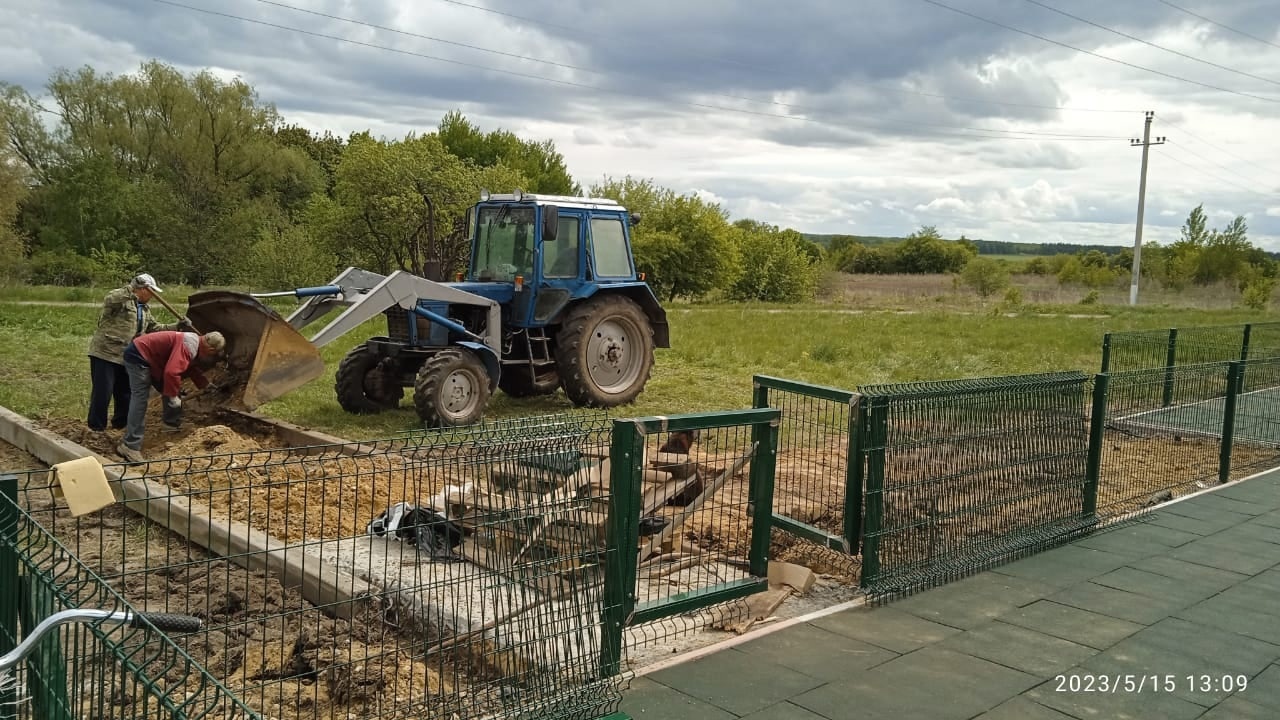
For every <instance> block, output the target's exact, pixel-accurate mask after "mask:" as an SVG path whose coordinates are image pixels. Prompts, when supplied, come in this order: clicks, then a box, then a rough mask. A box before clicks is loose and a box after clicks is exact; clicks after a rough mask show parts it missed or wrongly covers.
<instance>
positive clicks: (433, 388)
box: [413, 348, 489, 427]
mask: <svg viewBox="0 0 1280 720" xmlns="http://www.w3.org/2000/svg"><path fill="white" fill-rule="evenodd" d="M413 404H414V407H415V408H416V409H417V411H418V417H420V418H422V420H423V422H425V423H426V424H427V425H428V426H430V427H450V426H456V425H472V424H474V423H476V422H479V420H480V418H481V417H482V416H483V415H484V409H485V406H486V405H488V404H489V372H488V371H487V370H485V368H484V363H482V362H481V361H480V358H478V357H476V354H475V353H473V352H471V351H470V350H465V349H463V348H448V349H445V350H441V351H440V352H438V353H436V354H435V355H432V356H431V359H429V360H427V361H426V362H424V363H423V364H422V367H420V368H418V377H417V382H415V383H414V387H413Z"/></svg>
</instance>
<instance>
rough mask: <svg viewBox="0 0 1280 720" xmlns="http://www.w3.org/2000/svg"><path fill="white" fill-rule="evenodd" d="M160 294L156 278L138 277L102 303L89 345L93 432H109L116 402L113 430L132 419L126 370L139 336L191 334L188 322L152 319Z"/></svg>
mask: <svg viewBox="0 0 1280 720" xmlns="http://www.w3.org/2000/svg"><path fill="white" fill-rule="evenodd" d="M158 292H160V288H159V287H158V286H157V285H156V281H155V278H153V277H151V276H150V275H148V274H146V273H142V274H141V275H137V276H135V277H134V278H133V279H132V280H130V281H129V284H127V285H125V286H124V287H120V288H116V289H115V290H112V291H111V292H109V293H107V296H106V297H105V298H103V300H102V312H101V314H100V315H99V316H98V327H97V329H96V330H94V333H93V339H91V340H90V341H89V376H90V382H91V386H90V391H89V418H88V425H89V429H90V430H92V431H94V432H102V431H104V430H106V429H107V408H108V406H109V405H110V404H111V401H112V400H114V401H115V411H114V412H113V413H111V426H112V427H114V428H116V429H117V430H119V429H121V428H123V427H124V426H125V425H126V424H127V422H128V418H129V397H130V390H129V375H128V373H127V372H125V367H124V349H125V346H127V345H128V344H129V341H130V340H133V339H134V338H135V337H137V336H139V335H144V334H146V333H151V332H156V331H157V330H191V329H193V328H192V327H191V323H190V321H189V320H187V318H185V317H184V318H181V319H180V320H179V321H178V322H176V323H174V324H172V325H160V324H158V323H157V322H156V321H155V320H154V319H153V318H152V317H151V309H150V308H149V307H147V303H148V302H150V301H151V298H152V297H153V296H154V293H158Z"/></svg>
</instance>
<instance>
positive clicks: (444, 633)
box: [21, 418, 620, 720]
mask: <svg viewBox="0 0 1280 720" xmlns="http://www.w3.org/2000/svg"><path fill="white" fill-rule="evenodd" d="M193 447H202V448H205V449H206V451H208V450H212V449H216V450H218V451H219V452H217V453H216V454H204V455H193V454H192V453H191V449H192V448H193ZM608 452H609V425H608V424H607V423H606V422H605V421H604V420H603V419H601V418H594V419H585V418H578V419H574V420H569V421H559V422H552V421H538V422H523V423H503V424H501V425H499V426H492V425H491V426H487V427H482V428H478V429H475V430H473V431H471V432H462V431H450V432H447V433H414V434H406V435H404V436H400V437H397V438H396V439H395V440H393V441H391V442H382V441H372V442H365V443H359V444H351V445H333V446H315V447H309V448H297V449H289V450H264V449H261V448H259V447H257V446H256V444H255V443H253V442H252V441H251V440H247V439H245V438H241V437H239V436H236V435H235V434H234V433H232V432H231V431H229V430H228V429H227V428H225V427H219V426H213V427H207V428H202V429H200V430H198V431H196V432H195V433H194V434H193V435H192V436H191V437H189V438H187V439H186V441H185V444H184V445H183V446H182V447H175V448H173V449H172V450H171V451H170V452H169V453H168V454H169V455H171V456H170V457H164V458H158V459H156V460H153V461H151V462H149V463H147V464H145V465H143V466H138V467H136V468H134V469H133V470H132V471H131V472H130V474H129V476H128V477H127V478H126V480H125V481H124V482H122V483H121V484H120V490H121V492H122V494H123V495H124V496H125V497H126V498H130V499H137V498H145V500H136V501H135V502H134V503H133V505H134V506H135V507H137V508H142V509H145V510H147V511H148V512H149V513H150V514H149V517H150V518H151V520H153V521H155V522H153V523H149V522H146V521H144V520H143V519H142V518H140V517H137V516H135V515H132V514H131V513H130V512H129V511H128V510H126V508H124V507H122V506H121V505H119V504H117V505H115V506H112V507H110V508H108V509H106V510H104V511H101V512H99V513H95V514H93V515H89V516H84V517H81V518H78V519H77V518H73V517H71V516H69V514H68V513H67V511H66V508H65V505H64V503H63V502H61V501H59V500H57V499H55V498H54V497H53V496H52V494H51V493H50V489H51V488H50V484H49V480H48V478H47V473H35V474H32V475H30V476H28V478H27V480H28V482H27V484H26V486H25V488H24V490H23V492H22V495H21V500H22V504H23V505H24V506H26V507H28V508H30V511H31V512H32V514H33V515H35V516H36V517H37V518H39V519H40V520H41V521H42V522H43V523H45V524H46V525H47V526H48V527H50V528H51V529H52V530H53V532H54V533H55V534H56V536H57V537H58V538H60V540H61V541H62V542H63V543H64V544H65V545H66V546H67V547H68V549H69V550H70V551H71V552H72V553H73V554H74V555H75V556H77V557H79V558H81V560H82V561H83V562H84V563H85V564H86V565H88V566H89V567H90V568H91V569H92V571H93V572H95V573H97V574H98V575H99V576H101V577H102V578H103V580H104V581H105V582H106V583H108V584H110V586H111V587H113V588H115V589H116V590H117V591H119V592H120V593H121V595H122V596H124V597H125V598H126V599H127V600H128V601H129V602H131V603H133V604H135V605H137V606H138V607H142V608H145V609H146V610H149V611H168V612H180V613H187V614H191V615H196V616H198V617H201V618H203V619H204V620H205V623H206V629H205V630H204V631H203V632H201V633H197V634H195V635H191V636H186V637H183V638H180V639H178V640H177V641H176V642H177V643H178V645H179V646H180V647H181V648H182V649H183V650H184V651H185V652H187V653H189V654H190V656H191V657H192V658H194V659H195V661H196V662H197V663H198V664H199V665H200V666H203V667H205V668H207V669H208V671H209V672H210V673H211V675H212V676H213V677H214V678H216V679H218V680H219V681H221V682H222V683H223V684H224V685H225V686H226V687H227V688H229V689H230V691H231V692H232V693H234V695H235V696H236V697H238V698H240V699H241V700H242V701H243V702H244V703H245V704H246V705H247V706H248V707H250V708H252V709H254V710H255V711H257V712H260V713H261V714H262V715H263V716H264V717H273V718H281V719H282V720H294V719H306V720H320V719H321V718H324V719H326V720H328V719H331V718H332V719H336V718H343V719H344V720H345V719H346V718H349V717H367V718H386V719H392V718H417V717H458V718H473V717H495V718H505V717H517V716H519V717H548V718H560V717H564V718H595V717H598V716H601V715H605V714H608V712H611V711H612V710H613V709H614V708H616V703H617V702H618V700H619V699H620V695H619V687H618V686H619V683H620V678H618V677H602V676H601V674H600V656H601V628H602V625H601V617H602V612H603V610H604V607H603V602H604V593H603V584H604V580H603V572H602V567H603V566H604V565H605V564H606V562H607V556H608V554H609V553H611V552H616V548H609V547H607V543H606V541H605V536H604V525H605V520H606V517H607V510H608V498H609V496H608V493H609V473H608V468H607V462H608V461H607V457H608ZM111 469H113V470H121V471H123V470H124V469H125V468H123V467H112V468H111ZM144 503H145V506H144ZM156 523H160V524H164V525H167V526H169V527H173V528H175V529H177V530H179V531H181V533H182V534H178V533H175V532H170V531H168V530H165V529H163V528H161V527H160V526H159V525H158V524H156ZM184 534H185V535H186V536H187V537H183V535H184ZM202 546H207V547H210V548H212V549H213V550H214V551H215V553H210V552H207V551H206V550H205V549H204V547H202ZM286 568H287V570H286Z"/></svg>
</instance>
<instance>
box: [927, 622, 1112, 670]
mask: <svg viewBox="0 0 1280 720" xmlns="http://www.w3.org/2000/svg"><path fill="white" fill-rule="evenodd" d="M938 647H940V648H944V649H947V650H955V651H957V652H962V653H965V654H967V655H972V656H974V657H979V658H982V659H984V660H990V661H991V662H994V663H998V664H1000V665H1004V666H1005V667H1010V668H1013V669H1015V670H1021V671H1022V672H1025V673H1028V674H1030V675H1034V676H1036V677H1042V678H1043V677H1047V676H1049V675H1051V674H1053V673H1055V672H1059V671H1061V670H1065V669H1067V668H1069V667H1072V666H1073V665H1076V664H1078V663H1081V662H1083V661H1084V660H1086V659H1088V658H1090V657H1092V656H1093V655H1094V654H1096V653H1097V652H1099V651H1098V650H1097V649H1095V648H1091V647H1088V646H1086V645H1079V644H1077V643H1073V642H1070V641H1068V640H1063V639H1062V638H1057V637H1053V636H1052V635H1046V634H1044V633H1041V632H1036V631H1035V630H1030V629H1027V628H1024V627H1020V626H1018V625H1010V624H1009V623H1006V622H1001V621H999V620H995V621H992V622H989V623H987V624H985V625H982V626H980V627H976V628H973V629H972V630H966V631H964V632H962V633H960V634H959V635H953V636H951V637H949V638H947V639H946V640H943V641H942V642H941V643H939V644H938Z"/></svg>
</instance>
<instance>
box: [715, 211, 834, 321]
mask: <svg viewBox="0 0 1280 720" xmlns="http://www.w3.org/2000/svg"><path fill="white" fill-rule="evenodd" d="M737 229H738V230H739V231H740V232H739V240H738V242H739V248H740V252H741V258H742V272H741V274H740V275H738V279H737V280H735V281H734V283H733V284H732V285H730V286H729V289H728V291H727V292H726V293H725V294H726V296H727V297H728V298H729V299H731V300H740V301H751V300H759V301H763V302H783V303H794V302H802V301H805V300H812V299H813V297H814V294H815V292H816V291H817V288H818V274H819V272H820V267H821V266H820V265H819V263H818V262H815V261H814V260H813V257H812V255H810V254H809V253H808V252H807V251H806V250H805V247H804V242H805V241H804V238H803V237H802V236H801V235H800V234H799V233H797V232H795V231H793V230H783V231H779V230H777V229H776V228H772V227H767V226H758V227H741V226H739V227H738V228H737Z"/></svg>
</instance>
